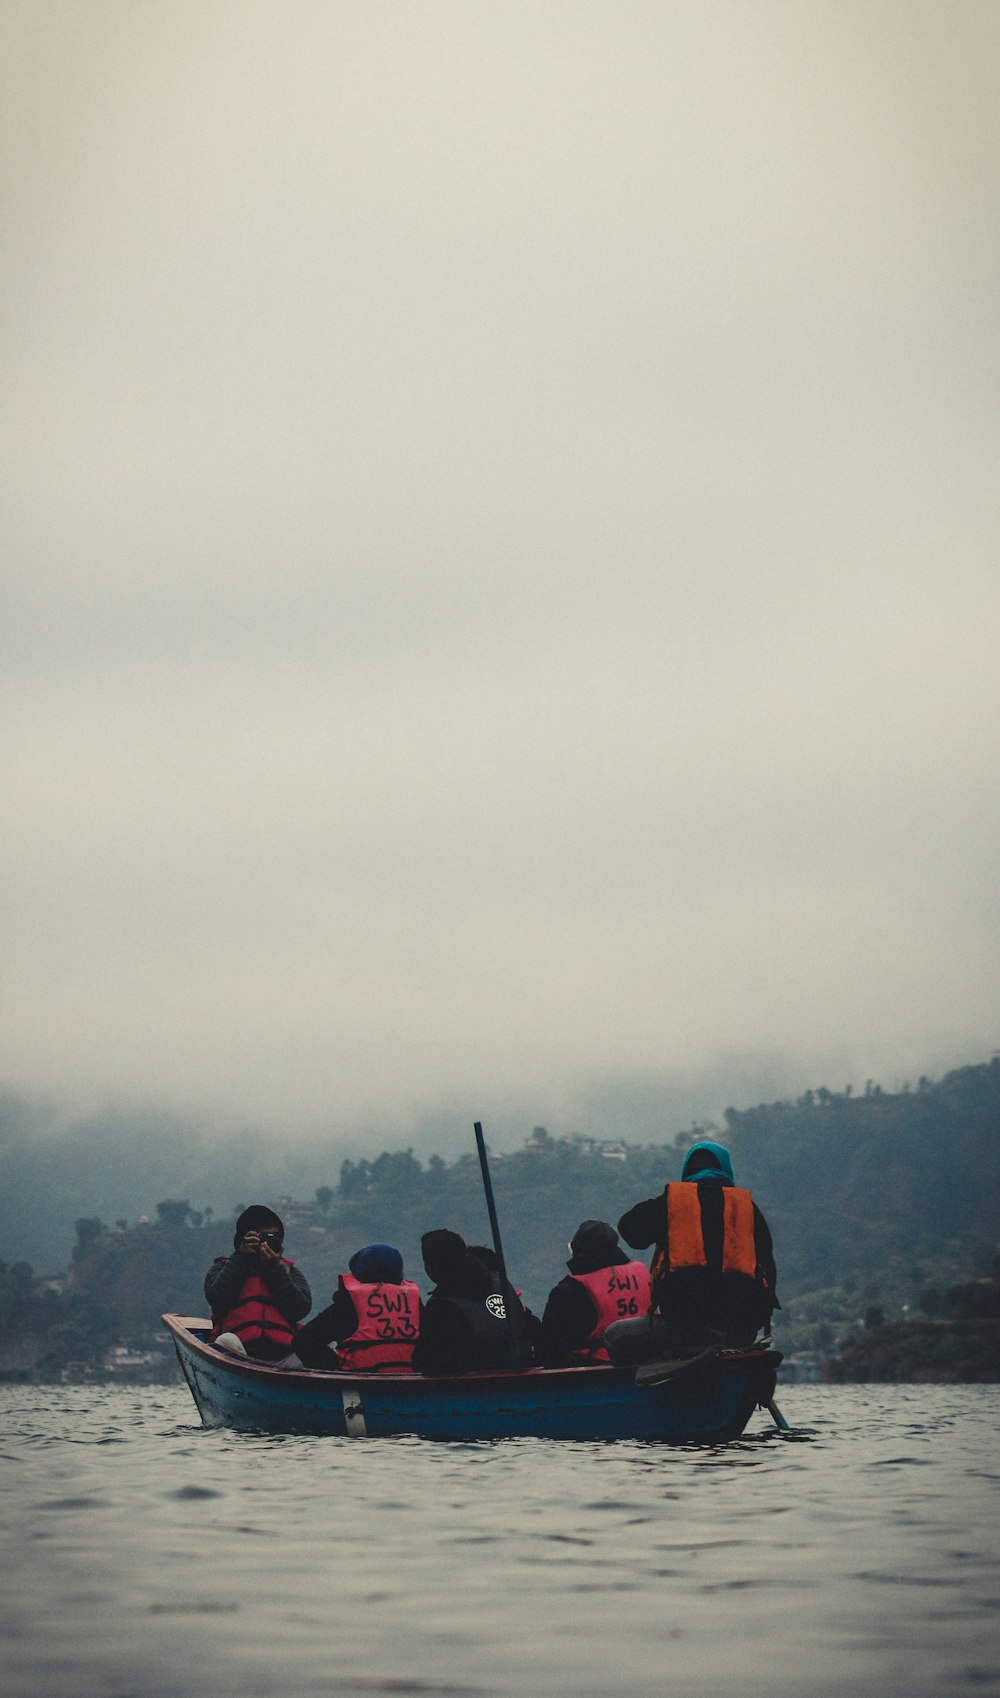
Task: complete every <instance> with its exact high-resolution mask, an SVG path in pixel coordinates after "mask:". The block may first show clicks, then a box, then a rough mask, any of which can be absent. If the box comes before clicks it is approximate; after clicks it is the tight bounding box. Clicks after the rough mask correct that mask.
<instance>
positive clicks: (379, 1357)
mask: <svg viewBox="0 0 1000 1698" xmlns="http://www.w3.org/2000/svg"><path fill="white" fill-rule="evenodd" d="M340 1284H341V1287H342V1289H343V1290H344V1291H346V1292H347V1293H348V1295H349V1297H350V1298H351V1301H352V1302H353V1304H354V1307H355V1309H356V1310H357V1314H358V1324H357V1326H356V1327H355V1329H354V1331H353V1332H352V1333H351V1334H350V1336H349V1337H347V1338H342V1339H341V1340H340V1342H339V1343H338V1345H337V1354H338V1356H339V1357H340V1358H341V1360H342V1362H343V1365H344V1367H345V1368H360V1369H362V1370H363V1371H364V1372H365V1373H371V1372H373V1371H374V1370H376V1369H381V1370H383V1371H386V1372H390V1373H393V1374H412V1372H413V1368H412V1366H411V1359H412V1356H413V1347H414V1345H415V1344H416V1342H417V1338H418V1336H419V1333H420V1287H419V1286H418V1285H416V1284H415V1283H414V1281H413V1280H412V1279H404V1280H401V1281H400V1283H399V1284H398V1285H390V1284H388V1282H380V1283H379V1284H377V1285H363V1284H362V1283H361V1281H360V1280H357V1279H355V1277H354V1275H353V1274H351V1273H345V1274H341V1276H340Z"/></svg>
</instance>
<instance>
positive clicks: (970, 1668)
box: [0, 1386, 1000, 1698]
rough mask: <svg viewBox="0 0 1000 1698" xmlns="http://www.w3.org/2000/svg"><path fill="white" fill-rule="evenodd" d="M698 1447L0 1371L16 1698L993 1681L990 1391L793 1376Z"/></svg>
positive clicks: (943, 1685)
mask: <svg viewBox="0 0 1000 1698" xmlns="http://www.w3.org/2000/svg"><path fill="white" fill-rule="evenodd" d="M779 1396H780V1400H781V1404H782V1407H783V1409H784V1412H785V1414H786V1416H787V1417H788V1419H789V1420H790V1421H791V1422H793V1423H794V1426H795V1427H796V1429H800V1430H798V1431H796V1432H794V1433H793V1434H791V1435H788V1436H783V1435H780V1434H778V1433H777V1432H775V1431H774V1430H773V1428H772V1427H771V1424H770V1421H769V1418H768V1417H767V1416H765V1415H764V1414H762V1413H761V1414H758V1415H757V1416H755V1417H754V1420H753V1421H752V1422H751V1428H750V1431H749V1432H748V1434H747V1435H746V1436H745V1437H744V1438H743V1439H742V1440H740V1441H738V1442H736V1443H733V1444H728V1445H724V1446H716V1447H713V1448H711V1449H697V1448H667V1447H654V1446H650V1445H640V1444H634V1443H623V1444H611V1445H595V1444H551V1443H546V1442H544V1441H540V1440H520V1441H512V1442H507V1443H501V1444H482V1445H433V1444H427V1443H423V1442H421V1441H419V1440H407V1439H397V1440H390V1441H386V1440H383V1441H370V1442H365V1441H362V1440H354V1441H352V1440H350V1439H343V1440H338V1439H309V1438H258V1437H255V1436H247V1435H237V1434H227V1433H219V1432H208V1431H205V1430H203V1429H202V1427H201V1426H200V1424H199V1420H198V1416H197V1414H196V1411H195V1408H194V1405H193V1404H192V1402H191V1399H190V1396H189V1394H188V1392H187V1390H186V1388H185V1387H176V1388H175V1387H172V1386H171V1387H155V1388H142V1389H137V1390H134V1391H129V1390H122V1389H117V1388H103V1387H87V1386H73V1387H66V1388H64V1389H62V1390H53V1389H51V1388H47V1387H31V1386H18V1387H6V1388H3V1389H2V1390H0V1457H2V1469H0V1493H2V1505H3V1514H2V1527H3V1531H2V1545H0V1553H2V1554H0V1565H2V1568H0V1632H2V1635H3V1639H2V1644H0V1690H2V1692H3V1693H4V1695H5V1698H6V1695H7V1694H10V1698H269V1695H271V1694H278V1693H282V1694H287V1695H288V1698H313V1695H314V1694H315V1695H319V1694H323V1695H324V1698H371V1695H372V1694H378V1693H386V1694H390V1693H392V1694H399V1693H404V1694H417V1695H422V1698H433V1695H435V1694H442V1695H451V1698H453V1695H458V1694H463V1695H464V1694H468V1695H470V1698H472V1695H474V1698H488V1695H494V1694H500V1695H508V1694H521V1693H524V1694H529V1695H535V1694H554V1695H555V1694H558V1695H560V1698H563V1695H565V1698H591V1695H593V1698H598V1695H599V1698H605V1695H607V1694H616V1693H622V1694H625V1695H628V1698H633V1695H634V1698H647V1695H648V1698H654V1695H655V1698H664V1695H665V1694H674V1693H676V1694H677V1695H678V1698H680V1695H683V1698H707V1695H710V1694H711V1695H715V1694H719V1695H720V1698H737V1695H738V1698H765V1695H766V1698H773V1695H775V1694H777V1695H779V1698H781V1695H784V1694H789V1695H790V1694H796V1695H814V1694H815V1695H830V1698H836V1695H840V1694H844V1695H846V1694H848V1693H850V1694H862V1693H863V1694H866V1695H867V1694H873V1693H874V1694H877V1695H878V1698H895V1695H897V1694H898V1695H900V1698H903V1695H904V1694H905V1695H906V1698H923V1695H925V1694H926V1695H928V1698H929V1695H931V1694H934V1695H935V1698H940V1695H941V1694H948V1693H974V1694H984V1695H986V1694H992V1693H1000V1595H998V1594H1000V1588H998V1584H997V1580H998V1561H997V1558H998V1541H1000V1535H998V1528H1000V1490H998V1488H1000V1445H998V1428H1000V1387H989V1386H909V1387H886V1386H856V1387H855V1386H852V1387H822V1386H793V1387H789V1388H786V1389H784V1390H783V1391H782V1390H779Z"/></svg>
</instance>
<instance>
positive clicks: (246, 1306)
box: [205, 1203, 312, 1362]
mask: <svg viewBox="0 0 1000 1698" xmlns="http://www.w3.org/2000/svg"><path fill="white" fill-rule="evenodd" d="M284 1242H285V1229H284V1227H283V1225H282V1223H281V1221H280V1220H279V1218H278V1216H277V1215H276V1214H275V1213H274V1210H273V1209H268V1208H265V1207H264V1205H263V1204H262V1203H254V1204H253V1205H252V1206H251V1207H250V1208H249V1209H244V1210H243V1213H242V1214H241V1215H240V1217H239V1219H238V1221H237V1222H236V1231H235V1233H234V1234H233V1254H232V1255H231V1256H219V1257H217V1258H216V1260H215V1261H214V1262H213V1263H212V1266H211V1267H210V1268H209V1270H208V1273H207V1274H206V1276H205V1297H206V1299H207V1301H208V1302H209V1303H210V1305H211V1308H212V1333H211V1337H212V1339H213V1340H214V1342H215V1343H216V1344H221V1345H222V1346H223V1347H224V1348H225V1349H228V1350H235V1351H236V1352H237V1354H240V1353H242V1354H244V1355H246V1356H254V1357H256V1358H257V1359H258V1361H261V1362H283V1361H285V1360H286V1358H287V1357H289V1356H290V1355H291V1354H292V1352H293V1350H294V1348H295V1332H296V1326H297V1323H298V1322H299V1321H300V1320H301V1319H302V1317H303V1315H308V1313H309V1310H310V1308H311V1307H312V1294H311V1292H310V1290H309V1286H308V1284H307V1283H306V1281H305V1279H304V1278H303V1276H302V1274H300V1273H299V1270H298V1268H297V1267H296V1266H295V1264H294V1263H293V1262H291V1261H289V1260H288V1258H287V1257H286V1256H283V1255H282V1250H283V1248H284Z"/></svg>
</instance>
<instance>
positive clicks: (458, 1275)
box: [420, 1227, 496, 1298]
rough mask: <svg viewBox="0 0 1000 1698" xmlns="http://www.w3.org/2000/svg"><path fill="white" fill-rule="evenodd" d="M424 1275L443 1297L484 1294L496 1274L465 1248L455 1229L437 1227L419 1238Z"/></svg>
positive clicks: (491, 1285)
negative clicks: (432, 1282) (425, 1273)
mask: <svg viewBox="0 0 1000 1698" xmlns="http://www.w3.org/2000/svg"><path fill="white" fill-rule="evenodd" d="M420 1253H421V1255H422V1256H423V1259H424V1267H425V1268H426V1270H427V1277H428V1279H432V1280H433V1281H434V1284H435V1286H436V1287H437V1289H438V1291H440V1292H441V1293H442V1294H443V1295H444V1296H447V1297H469V1298H476V1297H488V1296H489V1294H490V1292H491V1291H492V1290H493V1289H494V1286H495V1281H496V1275H495V1274H494V1273H493V1272H492V1270H491V1269H490V1268H488V1267H487V1266H486V1263H485V1262H481V1261H480V1259H479V1257H478V1256H477V1255H475V1254H474V1253H473V1251H472V1250H470V1249H469V1247H468V1245H467V1244H466V1242H465V1239H464V1238H460V1237H459V1235H458V1233H457V1232H449V1231H448V1230H447V1229H446V1228H444V1227H441V1228H439V1229H437V1230H436V1231H434V1232H425V1233H424V1235H423V1237H422V1238H421V1240H420Z"/></svg>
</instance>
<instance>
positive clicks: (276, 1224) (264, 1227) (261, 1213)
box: [233, 1203, 285, 1250]
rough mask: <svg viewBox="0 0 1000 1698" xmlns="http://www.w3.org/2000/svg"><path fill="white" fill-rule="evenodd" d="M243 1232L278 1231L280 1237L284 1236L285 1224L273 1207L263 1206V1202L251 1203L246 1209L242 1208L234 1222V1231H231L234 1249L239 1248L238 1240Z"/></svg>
mask: <svg viewBox="0 0 1000 1698" xmlns="http://www.w3.org/2000/svg"><path fill="white" fill-rule="evenodd" d="M245 1232H280V1233H281V1236H282V1238H284V1236H285V1226H284V1222H283V1221H282V1219H281V1217H280V1216H279V1215H276V1214H275V1212H274V1210H273V1209H268V1208H265V1206H264V1204H263V1203H251V1204H250V1207H249V1208H248V1209H244V1210H243V1213H242V1214H241V1215H240V1217H239V1219H238V1220H237V1222H236V1231H235V1232H234V1233H233V1249H234V1250H238V1249H239V1247H240V1240H241V1239H242V1237H243V1234H244V1233H245Z"/></svg>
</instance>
